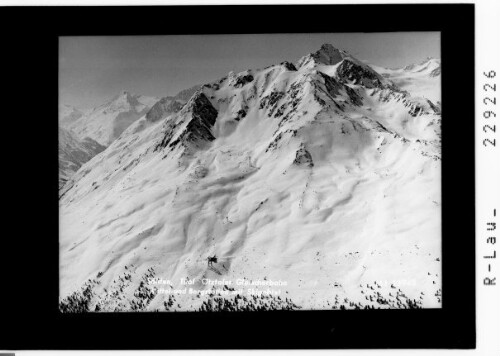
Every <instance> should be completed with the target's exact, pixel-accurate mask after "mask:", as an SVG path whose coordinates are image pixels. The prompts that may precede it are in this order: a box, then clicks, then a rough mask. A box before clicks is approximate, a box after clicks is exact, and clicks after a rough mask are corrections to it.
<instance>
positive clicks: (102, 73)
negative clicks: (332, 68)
mask: <svg viewBox="0 0 500 356" xmlns="http://www.w3.org/2000/svg"><path fill="white" fill-rule="evenodd" d="M324 43H331V44H332V45H333V46H334V47H337V48H339V49H343V50H346V51H348V52H349V53H351V54H352V55H353V56H354V57H356V58H358V59H361V60H366V61H368V62H370V63H372V64H375V65H379V66H382V67H387V68H400V67H403V66H405V65H408V64H412V63H419V62H422V61H423V60H425V59H426V58H427V57H434V58H440V34H439V32H395V33H344V34H332V33H325V34H262V35H260V34H259V35H189V36H188V35H171V36H99V37H97V36H95V37H60V38H59V102H60V104H67V105H72V106H75V107H77V108H80V109H90V108H93V107H95V106H98V105H100V104H103V103H105V102H107V101H108V100H109V99H111V98H112V97H114V96H116V95H117V94H118V93H119V92H121V91H122V90H127V91H129V92H131V93H135V94H140V95H147V96H157V97H163V96H168V95H175V94H176V93H178V92H179V91H181V90H183V89H187V88H190V87H192V86H194V85H197V84H205V83H209V82H212V81H214V80H217V79H219V78H222V77H223V76H225V75H227V73H228V72H230V71H235V72H236V73H237V72H241V71H244V70H246V69H258V68H263V67H266V66H269V65H272V64H277V63H280V62H283V61H285V60H287V61H289V62H292V63H295V62H296V61H297V60H298V59H299V58H300V57H302V56H304V55H306V54H308V53H311V52H315V51H317V50H318V49H319V48H320V47H321V45H322V44H324Z"/></svg>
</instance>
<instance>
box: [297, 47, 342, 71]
mask: <svg viewBox="0 0 500 356" xmlns="http://www.w3.org/2000/svg"><path fill="white" fill-rule="evenodd" d="M347 56H348V54H347V52H345V51H341V50H339V49H337V48H335V47H333V46H332V45H331V44H329V43H325V44H324V45H322V46H321V48H320V49H319V50H317V51H316V52H314V53H310V54H308V55H307V56H304V57H302V58H301V59H300V60H299V61H298V63H297V67H299V68H300V67H303V66H306V65H313V64H325V65H335V64H337V63H339V62H340V61H342V60H343V59H344V58H346V57H347Z"/></svg>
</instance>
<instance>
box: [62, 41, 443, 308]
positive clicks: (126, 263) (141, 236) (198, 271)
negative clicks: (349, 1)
mask: <svg viewBox="0 0 500 356" xmlns="http://www.w3.org/2000/svg"><path fill="white" fill-rule="evenodd" d="M59 103H60V108H59V187H60V188H59V212H60V236H59V266H60V267H59V268H60V270H59V274H60V282H59V283H60V303H59V308H60V311H61V312H70V313H71V312H130V311H151V312H171V311H193V312H217V311H262V310H328V309H373V308H389V309H416V308H441V303H442V293H441V292H442V290H441V214H440V211H441V61H440V33H439V32H418V33H417V32H393V33H337V34H336V33H321V34H245V35H237V34H235V35H191V36H186V35H184V36H183V35H178V36H176V35H172V36H123V37H116V36H100V37H71V36H69V37H60V38H59Z"/></svg>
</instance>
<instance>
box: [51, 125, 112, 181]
mask: <svg viewBox="0 0 500 356" xmlns="http://www.w3.org/2000/svg"><path fill="white" fill-rule="evenodd" d="M105 148H106V147H104V146H102V145H100V144H99V143H97V142H96V141H94V140H92V139H91V138H88V137H87V138H85V139H84V140H82V141H80V140H78V139H76V138H75V137H74V136H73V135H72V134H71V132H69V131H68V130H66V129H64V128H62V127H59V188H62V186H63V185H64V184H65V183H66V182H67V181H68V179H69V178H70V177H71V176H72V175H73V174H74V173H75V172H76V171H77V170H78V169H79V168H80V167H81V165H82V164H83V163H85V162H87V161H88V160H90V159H91V158H92V157H94V156H95V155H97V154H98V153H100V152H102V151H104V149H105Z"/></svg>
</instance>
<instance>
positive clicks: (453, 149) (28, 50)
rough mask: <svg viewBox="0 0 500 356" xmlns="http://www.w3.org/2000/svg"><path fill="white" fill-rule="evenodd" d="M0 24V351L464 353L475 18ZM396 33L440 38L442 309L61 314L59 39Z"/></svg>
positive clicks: (448, 11)
mask: <svg viewBox="0 0 500 356" xmlns="http://www.w3.org/2000/svg"><path fill="white" fill-rule="evenodd" d="M0 14H1V18H2V21H0V23H1V24H0V28H1V29H2V33H3V34H4V37H6V38H7V40H6V41H7V43H6V44H5V42H4V46H7V47H5V48H9V50H8V51H5V54H4V55H5V56H8V57H9V58H8V59H10V60H11V61H12V63H11V64H9V65H8V66H4V68H7V69H6V72H7V73H6V76H7V83H9V84H8V85H7V84H4V86H5V87H6V88H8V90H9V91H10V92H12V93H15V95H14V96H15V98H13V100H12V101H9V107H11V108H13V109H11V110H13V112H12V113H11V114H9V115H8V116H6V117H8V118H10V119H9V120H10V121H11V122H10V123H9V124H10V125H12V126H13V127H14V129H15V130H22V132H23V134H22V135H21V138H19V135H13V137H7V139H8V140H13V143H10V142H9V144H8V145H9V146H8V147H12V146H14V147H16V150H15V157H14V158H15V160H16V161H17V162H15V163H14V164H17V165H19V168H20V170H18V169H17V168H18V167H16V168H12V169H14V171H15V172H16V173H15V178H13V179H15V186H20V187H22V190H23V193H22V196H21V197H19V196H17V197H16V198H15V199H16V200H15V201H16V203H14V204H13V205H12V206H11V209H12V211H14V212H17V213H16V214H13V215H14V217H13V218H12V220H10V221H7V222H6V223H7V224H8V225H9V226H11V227H17V230H16V233H15V234H13V235H10V236H11V238H7V237H5V238H6V239H7V240H9V241H7V242H10V243H14V245H15V246H13V247H7V248H6V249H5V250H3V248H2V250H3V251H4V253H3V254H2V258H3V261H2V262H6V265H7V266H9V267H6V268H5V269H3V271H2V273H4V274H5V276H2V284H1V287H0V293H1V295H2V296H1V297H2V298H5V300H2V302H1V304H0V305H1V307H0V320H1V321H2V324H3V325H5V326H6V329H5V331H3V332H2V334H3V335H0V349H6V350H19V349H21V350H39V349H56V350H59V349H60V350H69V349H77V350H108V349H110V350H112V349H119V350H121V349H144V350H149V349H152V350H161V349H292V348H301V349H324V348H354V349H368V348H409V349H410V348H419V349H422V348H432V349H434V348H459V349H470V348H475V345H476V325H475V322H476V321H475V192H474V183H475V172H474V168H475V165H474V5H473V4H425V5H259V6H254V5H241V6H126V7H125V6H123V7H10V8H3V9H2V10H1V12H0ZM400 31H409V32H410V31H426V32H427V31H437V32H440V33H441V61H442V62H441V63H442V278H443V279H442V290H443V299H442V308H440V309H420V310H331V311H328V310H321V311H319V310H318V311H266V312H219V313H207V312H203V313H201V312H173V313H172V312H163V313H154V312H150V313H134V312H130V313H86V314H71V313H70V314H64V313H61V312H60V311H59V309H58V303H59V259H58V257H59V256H58V254H59V234H58V229H59V221H58V216H59V199H58V174H59V172H58V160H57V157H58V153H57V152H58V136H57V132H58V120H57V117H58V59H59V53H58V40H59V37H60V36H99V35H101V36H104V35H105V36H114V35H116V36H120V35H168V34H179V35H181V34H252V33H256V34H257V33H258V34H265V33H340V32H400ZM27 98H29V100H28V99H27ZM27 113H28V114H27ZM16 120H17V121H16ZM26 122H28V123H29V126H27V127H24V125H27V124H25V123H26ZM14 129H13V130H14ZM6 130H7V129H6ZM5 132H7V131H4V135H5V136H9V134H6V133H5ZM9 132H10V131H9ZM16 132H18V131H16ZM21 161H22V163H21ZM13 167H15V166H13ZM21 170H22V171H21ZM24 195H26V196H24ZM10 251H19V253H18V252H16V253H14V252H10Z"/></svg>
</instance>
